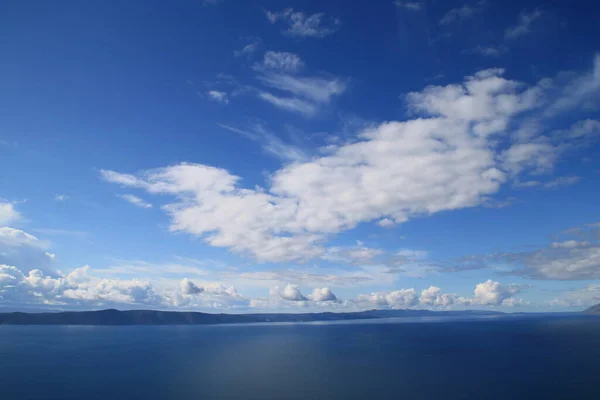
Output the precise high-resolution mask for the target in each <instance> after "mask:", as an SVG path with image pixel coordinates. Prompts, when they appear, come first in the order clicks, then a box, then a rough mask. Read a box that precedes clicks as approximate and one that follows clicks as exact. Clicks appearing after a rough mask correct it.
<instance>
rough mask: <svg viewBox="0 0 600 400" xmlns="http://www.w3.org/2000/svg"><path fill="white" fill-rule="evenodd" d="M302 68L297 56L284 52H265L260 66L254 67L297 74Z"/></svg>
mask: <svg viewBox="0 0 600 400" xmlns="http://www.w3.org/2000/svg"><path fill="white" fill-rule="evenodd" d="M303 67H304V62H303V61H302V60H301V59H300V57H298V55H297V54H294V53H288V52H285V51H267V52H266V53H265V55H264V58H263V60H262V62H261V63H260V64H256V65H255V69H258V70H263V69H268V70H274V71H284V72H297V71H299V70H301V69H302V68H303Z"/></svg>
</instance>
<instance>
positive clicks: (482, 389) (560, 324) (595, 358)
mask: <svg viewBox="0 0 600 400" xmlns="http://www.w3.org/2000/svg"><path fill="white" fill-rule="evenodd" d="M0 399H2V400H12V399H19V400H22V399H25V400H34V399H57V400H58V399H60V400H67V399H103V400H106V399H195V400H199V399H415V400H417V399H427V400H432V399H442V400H455V399H478V400H479V399H487V400H490V399H510V400H515V399H528V400H532V399H544V400H547V399H561V400H565V399H577V400H582V399H590V400H594V399H595V400H597V399H600V317H592V316H583V315H559V316H555V315H546V316H493V317H489V316H488V317H478V318H459V319H456V318H448V317H429V318H394V319H386V320H370V321H359V322H353V321H350V322H349V321H343V322H339V323H335V322H334V323H294V324H254V325H251V324H248V325H214V326H0Z"/></svg>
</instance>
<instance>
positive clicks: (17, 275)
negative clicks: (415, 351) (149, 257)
mask: <svg viewBox="0 0 600 400" xmlns="http://www.w3.org/2000/svg"><path fill="white" fill-rule="evenodd" d="M97 272H98V271H95V270H92V269H91V268H90V267H89V266H84V267H81V268H75V269H73V270H72V271H71V272H69V273H58V275H56V276H54V277H53V276H48V275H46V274H44V273H43V272H42V271H40V270H38V269H32V270H29V271H28V272H24V271H23V270H21V269H19V268H17V267H14V266H9V265H4V264H2V265H0V304H2V305H4V306H6V305H9V306H21V307H27V306H37V307H42V306H54V307H57V308H63V309H95V308H106V307H118V308H137V307H142V308H154V309H278V310H285V309H294V308H298V307H300V308H305V309H310V308H312V307H314V308H319V309H331V310H346V311H352V310H365V309H373V308H378V309H388V308H390V309H404V308H417V307H421V308H423V307H424V308H443V309H446V308H451V307H455V306H460V307H464V306H485V307H499V306H510V307H512V306H517V305H521V304H526V302H524V301H523V300H522V299H519V298H515V295H517V294H518V293H520V292H521V291H522V289H523V287H522V286H519V285H515V284H511V285H502V284H500V283H498V282H494V281H491V280H488V281H486V282H483V283H480V284H478V285H477V286H476V288H475V292H474V296H473V297H472V298H468V297H461V296H458V295H456V294H453V293H443V292H442V290H441V289H440V288H439V287H436V286H431V287H429V288H427V289H424V290H422V291H421V294H420V295H419V294H418V292H417V290H416V289H414V288H408V289H398V290H392V291H389V292H383V291H379V292H374V293H370V294H362V295H358V296H357V297H355V298H351V299H346V300H342V299H339V298H338V297H337V296H336V295H335V294H334V293H333V291H332V290H331V289H330V288H329V287H317V288H314V289H313V290H312V292H311V293H310V294H309V295H308V296H305V295H304V294H303V293H302V292H301V290H300V288H299V287H298V286H297V285H295V284H286V285H285V286H283V287H279V286H275V287H273V288H271V289H270V290H269V294H270V298H266V297H257V298H254V299H249V298H246V297H244V296H242V295H241V294H240V293H239V292H238V291H237V290H236V288H235V286H225V285H222V284H220V283H204V284H202V285H200V284H196V283H194V282H192V281H191V280H189V279H187V278H185V279H183V280H181V281H179V284H172V283H169V282H166V283H164V284H161V283H160V282H158V281H157V282H152V281H147V280H140V279H119V278H112V279H107V278H103V277H99V276H98V274H97Z"/></svg>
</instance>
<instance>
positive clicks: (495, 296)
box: [473, 279, 522, 305]
mask: <svg viewBox="0 0 600 400" xmlns="http://www.w3.org/2000/svg"><path fill="white" fill-rule="evenodd" d="M521 290H522V286H520V285H516V284H510V285H502V284H500V283H499V282H494V281H492V280H491V279H488V280H487V281H485V282H482V283H480V284H478V285H477V286H475V296H474V297H473V302H474V303H475V304H482V305H500V304H504V303H505V302H507V301H508V300H510V299H511V298H512V297H513V296H514V295H516V294H518V293H520V292H521ZM511 305H514V303H513V304H511Z"/></svg>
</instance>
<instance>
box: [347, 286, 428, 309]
mask: <svg viewBox="0 0 600 400" xmlns="http://www.w3.org/2000/svg"><path fill="white" fill-rule="evenodd" d="M356 302H357V303H358V304H361V303H362V304H364V303H367V304H373V305H374V306H377V307H390V308H410V307H413V306H416V305H417V304H419V296H418V295H417V292H416V290H415V289H412V288H411V289H400V290H394V291H392V292H375V293H371V294H363V295H359V296H358V297H357V298H356Z"/></svg>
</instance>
